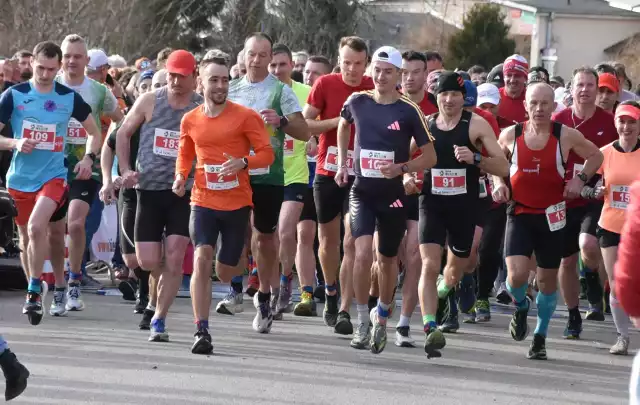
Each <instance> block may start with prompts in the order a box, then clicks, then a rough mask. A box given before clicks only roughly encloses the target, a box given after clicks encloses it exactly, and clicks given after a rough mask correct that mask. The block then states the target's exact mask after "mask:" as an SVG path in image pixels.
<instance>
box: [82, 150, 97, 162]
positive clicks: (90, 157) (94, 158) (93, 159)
mask: <svg viewBox="0 0 640 405" xmlns="http://www.w3.org/2000/svg"><path fill="white" fill-rule="evenodd" d="M85 156H89V159H91V161H92V162H95V161H96V159H97V158H98V157H97V156H96V154H95V153H92V152H89V153H87V154H85Z"/></svg>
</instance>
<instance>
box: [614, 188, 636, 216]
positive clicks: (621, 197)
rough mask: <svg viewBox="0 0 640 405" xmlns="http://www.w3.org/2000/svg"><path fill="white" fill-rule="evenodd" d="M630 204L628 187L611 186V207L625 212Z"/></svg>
mask: <svg viewBox="0 0 640 405" xmlns="http://www.w3.org/2000/svg"><path fill="white" fill-rule="evenodd" d="M630 202H631V194H630V193H629V186H611V207H612V208H619V209H621V210H626V209H627V206H628V205H629V203H630Z"/></svg>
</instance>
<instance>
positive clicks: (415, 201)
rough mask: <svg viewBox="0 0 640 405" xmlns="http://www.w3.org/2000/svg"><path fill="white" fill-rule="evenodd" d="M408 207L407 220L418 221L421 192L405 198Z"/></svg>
mask: <svg viewBox="0 0 640 405" xmlns="http://www.w3.org/2000/svg"><path fill="white" fill-rule="evenodd" d="M405 202H406V204H405V206H406V207H407V220H408V221H416V222H418V220H419V219H420V194H411V195H408V196H406V198H405Z"/></svg>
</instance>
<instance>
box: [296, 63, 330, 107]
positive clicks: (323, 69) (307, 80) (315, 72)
mask: <svg viewBox="0 0 640 405" xmlns="http://www.w3.org/2000/svg"><path fill="white" fill-rule="evenodd" d="M332 68H333V66H331V62H330V61H329V59H327V58H325V57H324V56H311V57H310V58H309V60H308V61H307V64H306V65H305V67H304V71H303V72H302V77H303V81H304V84H306V85H307V86H313V84H314V83H315V82H316V80H318V78H319V77H320V76H324V75H328V74H329V73H331V69H332ZM305 102H306V100H305Z"/></svg>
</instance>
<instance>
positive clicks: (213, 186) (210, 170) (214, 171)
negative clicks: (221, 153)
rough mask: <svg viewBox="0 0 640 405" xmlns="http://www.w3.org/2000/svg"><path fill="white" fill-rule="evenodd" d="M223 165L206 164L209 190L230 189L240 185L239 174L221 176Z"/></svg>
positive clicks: (205, 170)
mask: <svg viewBox="0 0 640 405" xmlns="http://www.w3.org/2000/svg"><path fill="white" fill-rule="evenodd" d="M221 171H222V165H204V173H205V177H206V178H207V188H208V189H209V190H230V189H232V188H236V187H238V185H239V184H240V183H239V182H238V176H237V175H236V174H233V175H230V176H221V175H220V172H221Z"/></svg>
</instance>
